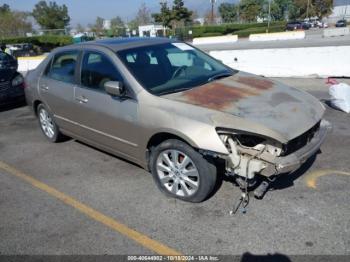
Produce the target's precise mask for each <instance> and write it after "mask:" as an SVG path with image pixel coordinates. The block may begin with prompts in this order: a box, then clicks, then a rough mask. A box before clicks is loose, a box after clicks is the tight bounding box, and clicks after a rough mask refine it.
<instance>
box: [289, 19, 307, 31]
mask: <svg viewBox="0 0 350 262" xmlns="http://www.w3.org/2000/svg"><path fill="white" fill-rule="evenodd" d="M310 27H311V25H310V24H309V23H307V22H300V21H293V22H288V23H287V25H286V30H287V31H293V30H308V29H310Z"/></svg>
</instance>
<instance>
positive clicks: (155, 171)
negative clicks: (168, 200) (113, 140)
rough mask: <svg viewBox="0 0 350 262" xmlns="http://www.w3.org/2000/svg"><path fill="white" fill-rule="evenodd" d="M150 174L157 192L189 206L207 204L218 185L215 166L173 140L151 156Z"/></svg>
mask: <svg viewBox="0 0 350 262" xmlns="http://www.w3.org/2000/svg"><path fill="white" fill-rule="evenodd" d="M150 161H151V171H152V175H153V178H154V180H155V182H156V184H157V186H158V188H159V189H160V190H161V191H162V192H163V193H165V194H166V195H168V196H171V197H175V198H179V199H181V200H184V201H188V202H201V201H203V200H205V199H206V198H207V197H208V196H209V195H210V193H211V192H212V190H213V189H214V186H215V183H216V166H215V165H214V164H213V163H211V161H210V160H207V159H205V158H204V157H203V156H202V155H201V154H200V153H198V152H197V151H195V150H194V149H193V148H192V147H191V146H189V145H187V144H186V143H184V142H182V141H180V140H175V139H170V140H167V141H164V142H163V143H161V144H160V145H158V146H157V147H156V148H154V150H152V152H151V159H150Z"/></svg>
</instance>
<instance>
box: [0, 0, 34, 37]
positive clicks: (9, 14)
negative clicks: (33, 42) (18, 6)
mask: <svg viewBox="0 0 350 262" xmlns="http://www.w3.org/2000/svg"><path fill="white" fill-rule="evenodd" d="M28 16H29V14H28V13H25V12H17V11H11V9H10V6H9V5H7V4H4V5H2V6H0V36H1V37H13V36H25V35H26V33H29V32H32V24H31V23H30V22H28V21H27V19H28Z"/></svg>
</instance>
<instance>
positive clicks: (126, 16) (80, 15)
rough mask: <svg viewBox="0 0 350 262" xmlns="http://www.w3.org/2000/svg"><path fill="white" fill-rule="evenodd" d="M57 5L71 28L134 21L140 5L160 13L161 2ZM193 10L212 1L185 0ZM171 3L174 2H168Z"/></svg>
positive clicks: (62, 0) (28, 5) (24, 1)
mask: <svg viewBox="0 0 350 262" xmlns="http://www.w3.org/2000/svg"><path fill="white" fill-rule="evenodd" d="M55 1H56V3H58V4H60V5H62V4H65V5H66V6H67V7H68V10H69V16H70V17H71V22H70V25H71V26H75V25H76V24H77V23H80V24H83V25H87V24H89V23H94V21H95V19H96V17H97V16H100V17H103V18H105V19H111V18H113V17H116V16H120V17H121V18H122V19H123V20H124V21H126V22H127V21H130V20H132V19H133V18H134V17H135V16H136V14H137V10H138V8H139V7H140V5H141V4H142V3H143V2H145V3H146V5H147V7H148V8H149V9H150V11H151V12H152V13H154V12H157V11H159V1H160V0H55ZM184 1H185V4H186V6H187V7H188V8H190V9H191V10H196V11H197V12H198V13H199V14H200V15H202V14H203V13H205V12H206V11H207V10H209V9H210V0H184ZM37 2H39V0H0V5H3V4H5V3H6V4H8V5H9V6H10V8H11V9H13V10H18V11H31V10H33V7H34V5H35V4H36V3H37ZM168 2H169V3H171V2H172V0H168ZM220 2H234V1H233V0H217V4H220Z"/></svg>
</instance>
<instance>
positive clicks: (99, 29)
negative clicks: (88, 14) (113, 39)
mask: <svg viewBox="0 0 350 262" xmlns="http://www.w3.org/2000/svg"><path fill="white" fill-rule="evenodd" d="M103 21H104V19H103V18H102V17H99V16H98V17H96V20H95V24H93V25H91V26H90V28H91V31H92V32H94V33H95V34H96V35H97V36H100V35H102V34H103V31H104V29H103Z"/></svg>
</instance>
